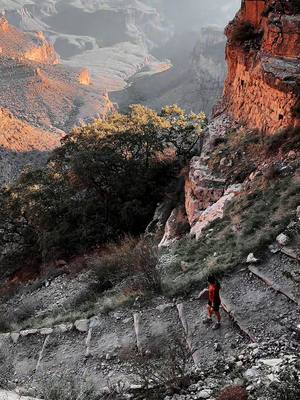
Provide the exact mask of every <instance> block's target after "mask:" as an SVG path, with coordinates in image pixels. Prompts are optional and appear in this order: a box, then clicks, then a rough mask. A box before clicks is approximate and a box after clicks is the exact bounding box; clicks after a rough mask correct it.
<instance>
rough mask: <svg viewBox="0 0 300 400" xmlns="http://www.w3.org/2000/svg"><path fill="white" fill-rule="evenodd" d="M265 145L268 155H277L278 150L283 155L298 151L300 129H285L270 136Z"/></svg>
mask: <svg viewBox="0 0 300 400" xmlns="http://www.w3.org/2000/svg"><path fill="white" fill-rule="evenodd" d="M266 145H267V152H268V154H274V153H277V152H278V151H279V150H281V151H282V152H285V153H286V152H288V151H290V150H293V151H297V150H300V127H299V126H298V127H296V128H286V129H284V130H282V131H280V132H278V133H277V134H275V135H272V136H270V137H269V138H268V139H267V142H266Z"/></svg>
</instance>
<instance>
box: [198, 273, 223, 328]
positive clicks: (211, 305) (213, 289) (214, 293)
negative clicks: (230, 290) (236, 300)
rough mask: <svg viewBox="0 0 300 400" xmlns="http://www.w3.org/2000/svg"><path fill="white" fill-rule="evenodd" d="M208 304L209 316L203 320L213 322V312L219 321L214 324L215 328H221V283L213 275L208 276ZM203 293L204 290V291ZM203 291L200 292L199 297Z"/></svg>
mask: <svg viewBox="0 0 300 400" xmlns="http://www.w3.org/2000/svg"><path fill="white" fill-rule="evenodd" d="M207 280H208V290H207V292H208V304H207V312H208V316H207V317H206V318H205V319H204V320H203V323H204V324H210V323H212V316H213V314H214V315H215V316H216V318H217V322H216V324H215V325H214V327H213V329H214V330H216V329H219V328H220V326H221V314H220V306H221V298H220V289H221V285H220V283H219V281H218V280H217V279H216V277H215V276H213V275H211V276H209V277H208V279H207ZM202 293H203V292H202ZM200 296H201V293H200V294H199V298H200Z"/></svg>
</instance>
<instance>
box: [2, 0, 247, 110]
mask: <svg viewBox="0 0 300 400" xmlns="http://www.w3.org/2000/svg"><path fill="white" fill-rule="evenodd" d="M224 3H225V4H224ZM239 3H240V2H239V1H238V0H234V1H230V2H224V1H221V0H216V1H213V2H210V1H206V0H201V1H199V0H187V1H184V2H183V1H179V0H143V1H138V0H110V1H109V0H105V1H93V0H86V1H84V0H77V1H66V0H63V1H56V0H42V1H41V0H38V1H1V2H0V10H2V13H3V14H4V15H5V17H6V18H7V20H8V22H9V23H10V24H11V25H13V26H15V27H17V28H19V29H21V30H23V31H27V32H31V31H43V32H44V34H45V36H46V38H47V39H48V40H49V41H50V43H52V44H53V46H54V49H55V50H56V52H57V53H58V54H59V56H60V58H61V62H62V63H63V64H64V65H66V66H70V67H75V68H78V67H79V68H87V69H88V70H89V72H90V74H91V78H92V83H93V84H94V85H95V86H96V87H97V89H99V90H100V91H102V92H104V93H105V92H106V91H107V92H112V91H120V90H123V89H124V88H126V90H125V92H124V93H121V94H120V93H117V95H116V96H113V99H114V101H116V102H117V103H119V102H120V107H121V109H123V110H125V109H126V108H127V107H128V106H129V104H130V103H132V102H136V101H138V100H140V99H142V102H143V103H145V104H147V105H151V106H153V107H159V106H160V105H161V104H162V103H165V102H166V103H170V102H173V101H174V92H175V93H176V92H178V90H180V91H182V90H183V91H187V90H188V87H190V86H191V85H193V86H194V91H196V93H197V97H198V100H192V101H189V102H188V101H187V100H186V99H185V97H186V96H185V95H184V93H183V94H182V96H181V97H180V99H178V103H179V105H181V106H184V107H187V108H188V109H192V110H194V111H200V109H201V110H202V109H204V111H205V112H206V113H207V114H210V112H211V107H212V104H213V103H214V102H215V99H216V97H217V96H218V95H219V94H220V88H221V87H222V84H223V80H224V76H225V62H224V47H225V39H223V29H224V27H225V25H226V23H227V22H228V21H229V20H230V19H231V18H232V17H233V16H234V14H235V12H236V11H237V9H238V7H239ZM208 26H214V34H213V35H209V34H208V33H207V32H206V29H205V28H206V27H208ZM203 28H204V30H203ZM211 36H212V39H211V40H212V42H211V43H209V40H210V39H209V37H211ZM201 42H202V43H204V42H205V43H206V48H204V47H205V46H203V45H201ZM210 44H211V46H212V47H213V49H211V48H210V47H211V46H210ZM212 53H213V54H212ZM190 56H191V57H190ZM187 58H188V59H189V61H186V60H187ZM195 63H196V64H198V63H200V64H201V70H200V71H199V69H198V71H197V72H196V71H195V68H194V67H193V65H195ZM208 69H209V70H210V71H211V72H210V74H209V76H207V74H206V72H207V71H208ZM191 75H192V76H191ZM204 76H205V78H204ZM149 77H151V80H150V82H151V87H152V88H153V92H152V93H150V94H149V98H148V96H147V95H145V93H143V90H144V86H146V87H148V85H149V83H148V80H149ZM141 78H143V79H142V82H141ZM144 80H145V82H144ZM162 82H163V85H162ZM203 84H204V86H205V87H204V88H203ZM132 86H133V88H132ZM162 86H163V87H162ZM128 87H130V89H129V90H128ZM133 91H134V93H133ZM201 91H202V93H204V92H205V96H206V94H207V93H208V92H209V97H210V98H211V99H210V100H209V101H206V102H204V99H203V96H204V94H203V96H201ZM199 94H200V96H199ZM153 96H155V97H158V99H157V100H156V99H155V101H154V100H153ZM201 97H202V98H201ZM205 103H206V104H205Z"/></svg>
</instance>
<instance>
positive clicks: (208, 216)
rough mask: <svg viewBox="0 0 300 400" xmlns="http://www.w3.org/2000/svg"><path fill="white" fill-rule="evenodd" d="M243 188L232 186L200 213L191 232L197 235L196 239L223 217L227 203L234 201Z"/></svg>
mask: <svg viewBox="0 0 300 400" xmlns="http://www.w3.org/2000/svg"><path fill="white" fill-rule="evenodd" d="M241 190H242V185H232V186H230V187H229V188H228V189H227V190H226V191H225V193H224V195H223V196H222V197H221V198H220V199H219V200H218V201H216V202H215V203H214V204H212V205H211V206H209V207H207V208H206V209H205V210H204V211H203V212H201V213H200V215H199V217H198V219H197V222H196V223H195V224H194V226H193V227H192V229H191V233H192V234H193V235H195V236H196V239H199V237H200V236H201V234H202V231H203V229H205V228H206V227H207V226H208V225H209V224H210V223H211V222H213V221H215V220H217V219H219V218H220V219H221V218H223V216H224V210H225V208H226V206H227V204H228V203H229V202H230V201H232V200H233V199H234V198H235V197H236V196H237V195H238V194H239V193H240V192H241Z"/></svg>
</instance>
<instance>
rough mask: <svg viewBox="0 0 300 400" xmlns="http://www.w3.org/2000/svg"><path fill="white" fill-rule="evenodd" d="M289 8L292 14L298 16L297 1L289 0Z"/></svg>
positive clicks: (299, 4)
mask: <svg viewBox="0 0 300 400" xmlns="http://www.w3.org/2000/svg"><path fill="white" fill-rule="evenodd" d="M290 7H291V11H292V12H293V13H294V14H299V13H300V3H299V0H290Z"/></svg>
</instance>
